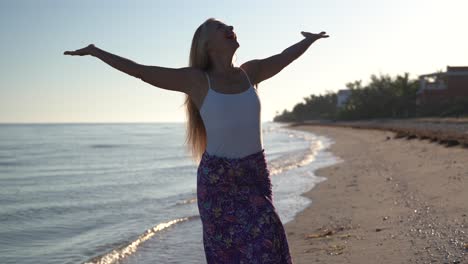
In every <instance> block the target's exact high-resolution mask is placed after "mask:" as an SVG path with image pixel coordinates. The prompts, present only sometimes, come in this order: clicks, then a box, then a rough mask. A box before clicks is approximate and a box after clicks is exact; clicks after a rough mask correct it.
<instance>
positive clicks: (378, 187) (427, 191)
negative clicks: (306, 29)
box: [284, 124, 468, 264]
mask: <svg viewBox="0 0 468 264" xmlns="http://www.w3.org/2000/svg"><path fill="white" fill-rule="evenodd" d="M287 128H290V129H298V130H300V131H308V132H312V133H314V134H317V135H320V136H326V137H329V138H331V139H332V140H333V141H334V143H333V144H332V145H331V146H330V147H329V148H327V149H326V151H331V152H332V153H333V155H335V156H337V157H338V158H339V159H341V160H343V161H342V162H339V163H337V164H334V165H331V166H328V167H324V168H320V169H318V170H316V171H315V174H316V175H317V176H321V177H326V180H325V181H322V182H320V183H318V184H317V185H316V186H314V187H313V188H312V189H310V190H309V191H307V192H306V193H303V194H302V195H303V196H305V197H307V198H308V199H311V200H312V203H311V204H310V205H309V206H308V207H307V208H305V209H304V210H303V211H301V212H299V213H297V214H296V216H295V218H294V219H293V220H292V221H290V222H287V223H286V224H285V225H284V226H285V230H286V233H287V236H288V241H289V246H290V251H291V254H292V257H293V261H294V263H296V264H301V263H325V262H326V263H369V261H370V260H372V261H370V262H372V263H431V262H432V263H434V262H435V263H465V262H468V217H467V214H468V209H467V202H465V201H468V192H466V188H465V187H467V184H466V181H467V180H468V166H467V165H466V164H468V150H467V149H466V148H462V147H450V148H447V147H444V146H442V145H440V144H436V143H431V142H429V141H427V140H425V141H424V140H406V139H395V138H394V137H395V134H396V133H395V132H391V131H382V130H371V129H362V128H361V129H353V128H349V127H348V128H346V127H335V126H333V127H332V126H318V125H307V124H304V125H296V126H288V127H287Z"/></svg>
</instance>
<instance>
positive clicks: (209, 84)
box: [205, 72, 211, 90]
mask: <svg viewBox="0 0 468 264" xmlns="http://www.w3.org/2000/svg"><path fill="white" fill-rule="evenodd" d="M205 76H206V79H207V80H208V89H210V90H211V81H210V76H209V75H208V73H207V72H205Z"/></svg>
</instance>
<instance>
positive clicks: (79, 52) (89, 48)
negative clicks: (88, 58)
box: [63, 44, 96, 56]
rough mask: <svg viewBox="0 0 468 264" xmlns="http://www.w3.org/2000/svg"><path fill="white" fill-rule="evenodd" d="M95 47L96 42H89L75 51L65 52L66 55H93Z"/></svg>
mask: <svg viewBox="0 0 468 264" xmlns="http://www.w3.org/2000/svg"><path fill="white" fill-rule="evenodd" d="M94 48H96V47H95V46H94V44H89V45H88V46H86V47H84V48H82V49H77V50H75V51H65V52H64V53H63V54H64V55H77V56H85V55H91V54H92V51H93V49H94Z"/></svg>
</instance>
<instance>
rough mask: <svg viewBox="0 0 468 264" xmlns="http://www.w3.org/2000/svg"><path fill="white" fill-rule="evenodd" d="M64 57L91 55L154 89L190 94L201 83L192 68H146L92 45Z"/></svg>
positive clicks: (197, 72) (201, 78) (196, 72)
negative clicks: (152, 86) (154, 87)
mask: <svg viewBox="0 0 468 264" xmlns="http://www.w3.org/2000/svg"><path fill="white" fill-rule="evenodd" d="M64 54H65V55H79V56H83V55H91V56H94V57H96V58H99V59H100V60H102V61H103V62H105V63H107V64H109V65H110V66H112V67H113V68H115V69H117V70H119V71H122V72H124V73H127V74H129V75H131V76H133V77H136V78H138V79H141V80H142V81H144V82H146V83H149V84H151V85H154V86H156V87H159V88H162V89H167V90H173V91H179V92H183V93H186V94H190V90H191V89H192V87H193V86H194V84H197V83H201V82H203V78H204V76H203V74H202V72H201V71H200V70H198V69H196V68H192V67H184V68H178V69H177V68H165V67H159V66H148V65H142V64H139V63H136V62H134V61H132V60H129V59H126V58H123V57H120V56H117V55H115V54H112V53H110V52H107V51H105V50H102V49H100V48H98V47H96V46H94V45H93V44H91V45H89V46H87V47H85V48H83V49H79V50H76V51H65V52H64Z"/></svg>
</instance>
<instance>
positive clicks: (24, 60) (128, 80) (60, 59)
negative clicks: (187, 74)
mask: <svg viewBox="0 0 468 264" xmlns="http://www.w3.org/2000/svg"><path fill="white" fill-rule="evenodd" d="M467 10H468V1H466V0H448V1H444V2H442V1H432V0H426V1H420V0H412V1H403V0H394V1H387V0H385V1H384V0H362V1H352V0H342V1H338V0H330V1H315V0H303V1H293V0H288V1H272V0H268V1H155V0H152V1H149V0H146V1H130V0H127V1H117V0H107V1H94V0H93V1H90V0H86V1H83V0H80V1H58V0H56V1H50V0H41V1H35V0H30V1H24V0H2V1H0V34H1V41H0V55H1V60H0V72H1V78H0V122H15V123H17V122H184V121H185V118H186V117H185V112H184V108H183V106H182V103H183V99H184V94H182V93H179V92H175V91H169V90H163V89H160V88H157V87H154V86H151V85H149V84H147V83H145V82H143V81H141V80H139V79H137V78H134V77H132V76H129V75H126V74H125V73H122V72H120V71H118V70H116V69H113V68H112V67H110V66H109V65H107V64H105V63H104V62H102V61H100V60H99V59H97V58H94V57H90V56H85V57H78V56H66V55H63V52H64V51H66V50H75V49H79V48H82V47H84V46H86V45H88V44H91V43H93V44H95V45H96V46H98V47H99V48H101V49H104V50H106V51H109V52H111V53H114V54H117V55H119V56H122V57H126V58H128V59H131V60H134V61H136V62H139V63H142V64H147V65H158V66H166V67H184V66H187V63H188V55H189V49H190V41H191V39H192V36H193V33H194V31H195V29H196V28H197V27H198V26H199V25H200V24H201V23H202V22H203V21H204V20H205V19H206V18H209V17H215V18H218V19H220V20H222V21H224V22H226V23H227V24H231V25H233V26H234V30H235V31H236V33H237V35H238V40H239V42H240V45H241V46H240V48H239V49H238V51H237V62H236V64H237V65H240V64H242V63H243V62H245V61H248V60H250V59H256V58H265V57H268V56H270V55H273V54H275V53H278V52H281V51H282V50H283V49H285V48H287V47H288V46H290V45H292V44H294V43H296V42H297V41H300V40H301V39H302V38H303V37H302V35H301V34H300V31H310V32H313V33H318V32H320V31H326V32H327V33H328V34H329V35H330V38H328V39H321V40H318V41H317V42H316V43H314V44H313V45H312V46H311V47H310V49H309V50H308V51H307V52H306V53H305V54H304V55H303V56H302V57H300V58H299V59H298V60H296V61H295V62H293V63H292V64H291V65H289V66H288V67H287V68H286V69H284V70H283V71H282V72H280V73H279V74H278V75H276V76H274V77H273V78H272V79H269V80H267V81H265V82H263V83H261V84H260V86H259V93H260V98H261V101H262V121H269V120H272V118H273V117H274V115H275V112H276V111H279V112H282V111H283V109H288V110H291V109H292V107H293V106H294V105H295V104H296V103H298V102H300V101H302V100H303V98H304V97H307V96H309V95H311V94H323V93H325V91H327V90H330V91H337V90H339V89H343V88H344V87H345V84H346V83H347V82H351V81H354V80H362V81H363V82H364V83H367V81H368V80H369V77H370V75H371V74H379V73H384V74H387V73H388V74H391V75H396V74H403V73H404V72H409V73H410V74H411V77H417V76H418V75H420V74H425V73H430V72H435V71H437V70H445V68H446V66H447V65H450V66H461V65H468V49H467V47H468V34H466V32H467V30H468V29H467V27H466V26H467V23H466V11H467Z"/></svg>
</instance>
